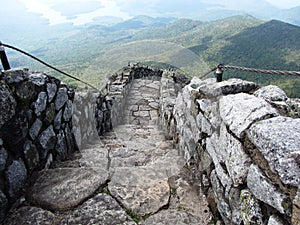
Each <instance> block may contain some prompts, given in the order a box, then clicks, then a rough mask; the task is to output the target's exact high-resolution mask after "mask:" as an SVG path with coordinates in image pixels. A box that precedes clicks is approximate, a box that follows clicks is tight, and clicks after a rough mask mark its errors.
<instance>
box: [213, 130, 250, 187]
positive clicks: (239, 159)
mask: <svg viewBox="0 0 300 225" xmlns="http://www.w3.org/2000/svg"><path fill="white" fill-rule="evenodd" d="M216 141H217V140H216ZM219 147H220V149H219V150H217V152H218V154H219V155H222V158H223V160H224V161H225V165H226V168H227V171H228V173H229V175H230V177H231V179H232V181H233V184H234V185H235V186H238V185H241V184H244V183H245V181H246V178H247V173H248V168H249V166H250V165H251V159H250V157H249V156H248V155H247V154H246V153H245V151H244V147H243V145H242V143H241V142H240V141H239V140H237V139H236V138H235V137H233V136H232V135H231V134H229V133H228V132H227V129H226V126H225V125H224V124H222V125H221V128H220V139H219Z"/></svg>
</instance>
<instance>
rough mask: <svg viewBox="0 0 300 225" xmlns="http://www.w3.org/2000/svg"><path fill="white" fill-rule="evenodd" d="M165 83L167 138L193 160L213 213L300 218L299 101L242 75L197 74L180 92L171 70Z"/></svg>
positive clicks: (259, 220) (280, 220)
mask: <svg viewBox="0 0 300 225" xmlns="http://www.w3.org/2000/svg"><path fill="white" fill-rule="evenodd" d="M161 83H162V86H161V109H160V110H161V123H162V127H163V128H164V129H165V134H166V137H167V138H169V139H172V138H173V140H174V142H175V143H176V144H177V145H178V147H179V149H180V152H181V154H182V155H183V157H184V158H185V159H186V162H187V163H188V164H196V166H197V168H198V172H199V175H200V177H201V182H202V188H203V189H204V190H205V193H206V197H207V199H208V201H209V203H210V207H211V209H212V211H213V212H214V214H215V216H216V217H221V218H222V220H223V222H224V223H225V224H242V223H243V224H269V225H271V224H299V216H298V215H299V205H300V202H299V200H300V190H299V184H300V181H299V176H300V169H299V149H300V146H299V141H298V139H299V138H298V139H297V137H299V136H300V130H299V127H300V119H299V117H300V100H299V99H289V98H287V96H286V95H285V93H284V92H283V91H282V90H281V89H279V88H278V87H276V86H272V85H270V86H267V87H263V88H259V87H258V86H257V85H256V84H255V83H252V82H247V81H243V80H239V79H230V80H228V81H223V82H220V83H216V81H215V79H207V80H200V79H198V78H193V80H192V81H191V83H190V84H188V85H186V86H185V87H184V88H183V89H182V91H180V92H178V91H176V82H175V81H174V78H173V77H172V76H170V74H166V76H163V78H162V81H161ZM291 117H294V118H291ZM272 127H273V128H272ZM282 133H285V134H284V135H282ZM270 139H271V140H272V141H271V142H270V141H269V140H270ZM281 143H284V144H281Z"/></svg>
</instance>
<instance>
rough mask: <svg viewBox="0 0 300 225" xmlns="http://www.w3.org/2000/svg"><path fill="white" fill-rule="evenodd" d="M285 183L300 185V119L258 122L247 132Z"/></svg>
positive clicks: (283, 118)
mask: <svg viewBox="0 0 300 225" xmlns="http://www.w3.org/2000/svg"><path fill="white" fill-rule="evenodd" d="M247 134H248V138H249V139H250V140H251V141H252V142H253V143H254V144H255V146H256V147H257V148H258V149H259V151H260V152H261V153H262V154H263V156H264V158H265V159H266V160H267V161H268V164H269V166H270V168H271V170H272V171H273V172H274V173H277V174H278V175H279V177H280V179H281V180H282V182H283V183H285V184H288V185H293V186H296V187H297V186H298V185H299V183H300V168H299V160H300V142H299V137H300V119H292V118H289V117H277V118H272V119H268V120H264V121H260V122H257V123H255V124H253V125H252V127H251V128H250V129H249V131H248V132H247Z"/></svg>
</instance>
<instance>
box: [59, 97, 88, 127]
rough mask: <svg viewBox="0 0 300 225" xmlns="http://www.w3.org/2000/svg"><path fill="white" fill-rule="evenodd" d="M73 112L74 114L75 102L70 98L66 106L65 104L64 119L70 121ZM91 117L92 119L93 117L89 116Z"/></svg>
mask: <svg viewBox="0 0 300 225" xmlns="http://www.w3.org/2000/svg"><path fill="white" fill-rule="evenodd" d="M83 104H84V103H83ZM91 111H92V110H90V112H91ZM72 114H73V103H72V101H71V100H68V101H67V103H66V106H65V110H64V114H63V118H64V121H67V122H68V121H70V119H71V117H72ZM89 119H92V117H89Z"/></svg>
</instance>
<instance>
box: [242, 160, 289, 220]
mask: <svg viewBox="0 0 300 225" xmlns="http://www.w3.org/2000/svg"><path fill="white" fill-rule="evenodd" d="M247 184H248V187H249V189H250V191H251V192H252V193H253V195H254V196H255V198H257V199H259V200H260V201H262V202H265V203H267V204H268V205H270V206H272V207H274V208H275V209H277V210H278V211H279V212H280V213H282V214H285V215H288V216H291V215H292V214H291V211H292V210H291V207H292V203H291V201H290V199H289V197H288V196H287V195H286V194H284V193H282V192H281V191H280V190H279V189H278V188H277V187H276V186H274V185H273V184H272V183H271V181H270V180H269V179H268V178H267V177H266V176H265V175H264V174H263V173H262V171H261V170H260V169H259V168H258V166H256V165H254V164H252V165H251V166H250V168H249V173H248V177H247Z"/></svg>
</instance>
